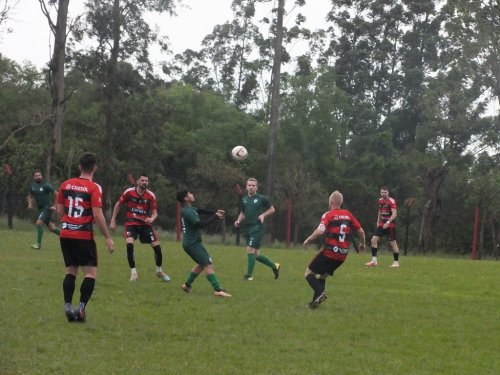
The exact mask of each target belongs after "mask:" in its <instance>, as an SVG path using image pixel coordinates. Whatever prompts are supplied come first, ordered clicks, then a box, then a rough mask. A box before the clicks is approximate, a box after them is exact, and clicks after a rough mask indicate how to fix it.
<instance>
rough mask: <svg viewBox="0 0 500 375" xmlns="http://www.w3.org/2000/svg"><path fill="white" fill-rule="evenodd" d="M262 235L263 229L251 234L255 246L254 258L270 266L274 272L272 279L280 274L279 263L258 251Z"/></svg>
mask: <svg viewBox="0 0 500 375" xmlns="http://www.w3.org/2000/svg"><path fill="white" fill-rule="evenodd" d="M263 237H264V229H262V230H260V231H259V232H258V233H255V234H254V236H253V239H254V248H255V260H256V261H258V262H260V263H262V264H264V265H266V266H268V267H269V268H271V269H272V270H273V273H274V279H277V278H278V277H279V275H280V264H279V263H274V262H273V261H271V260H270V259H269V258H268V257H266V256H265V255H262V254H261V253H260V251H259V249H260V244H261V242H262V238H263Z"/></svg>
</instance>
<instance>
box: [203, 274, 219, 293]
mask: <svg viewBox="0 0 500 375" xmlns="http://www.w3.org/2000/svg"><path fill="white" fill-rule="evenodd" d="M207 280H208V281H210V284H212V287H213V288H214V289H215V290H216V291H217V290H221V289H222V288H221V287H220V284H219V280H217V276H215V273H212V274H210V275H207Z"/></svg>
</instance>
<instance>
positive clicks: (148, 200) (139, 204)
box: [109, 173, 170, 281]
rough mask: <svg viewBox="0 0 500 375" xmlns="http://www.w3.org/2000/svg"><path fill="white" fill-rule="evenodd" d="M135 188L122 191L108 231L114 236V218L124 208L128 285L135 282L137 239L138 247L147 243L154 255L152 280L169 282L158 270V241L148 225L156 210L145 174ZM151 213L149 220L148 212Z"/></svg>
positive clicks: (136, 277) (161, 257)
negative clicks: (129, 273) (128, 270)
mask: <svg viewBox="0 0 500 375" xmlns="http://www.w3.org/2000/svg"><path fill="white" fill-rule="evenodd" d="M136 183H137V187H133V188H130V189H127V190H125V192H124V193H123V194H122V196H121V197H120V199H119V200H118V202H116V204H115V208H114V209H113V216H112V217H111V223H110V225H109V228H110V229H111V231H112V232H113V233H114V232H115V230H116V216H117V215H118V212H120V208H121V206H124V205H126V206H127V214H126V218H125V241H126V242H127V259H128V264H129V266H130V269H131V272H132V275H131V276H130V281H137V279H138V275H137V270H136V268H135V257H134V242H135V240H136V239H137V237H139V240H140V241H141V243H148V244H150V245H151V247H152V248H153V251H154V253H155V255H154V256H155V263H156V276H158V277H159V278H161V279H162V280H163V281H170V277H168V276H167V275H166V274H165V272H163V271H162V269H161V266H162V262H163V256H162V252H161V246H160V241H158V237H157V236H156V233H155V231H154V229H153V226H152V225H151V224H152V223H153V221H154V220H155V219H156V218H157V216H158V212H157V211H156V208H157V207H158V203H157V201H156V196H155V195H154V193H153V192H152V191H151V190H149V189H148V188H147V187H148V184H149V178H148V175H147V174H146V173H142V174H141V175H140V176H139V179H138V180H137V181H136ZM150 211H151V216H149V212H150Z"/></svg>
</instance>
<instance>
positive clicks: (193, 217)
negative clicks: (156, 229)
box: [181, 206, 201, 247]
mask: <svg viewBox="0 0 500 375" xmlns="http://www.w3.org/2000/svg"><path fill="white" fill-rule="evenodd" d="M181 221H182V233H183V236H182V246H183V247H187V246H192V245H194V244H196V243H200V242H201V229H200V228H198V227H196V223H197V222H199V221H200V217H199V216H198V209H197V208H196V207H193V206H191V207H188V206H182V209H181Z"/></svg>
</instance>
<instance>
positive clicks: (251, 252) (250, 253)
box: [242, 234, 256, 281]
mask: <svg viewBox="0 0 500 375" xmlns="http://www.w3.org/2000/svg"><path fill="white" fill-rule="evenodd" d="M253 243H254V239H253V237H252V236H251V235H249V234H247V273H246V274H245V276H243V277H242V280H246V281H252V280H253V276H252V275H253V270H254V268H255V251H256V249H255V247H254V244H253Z"/></svg>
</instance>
